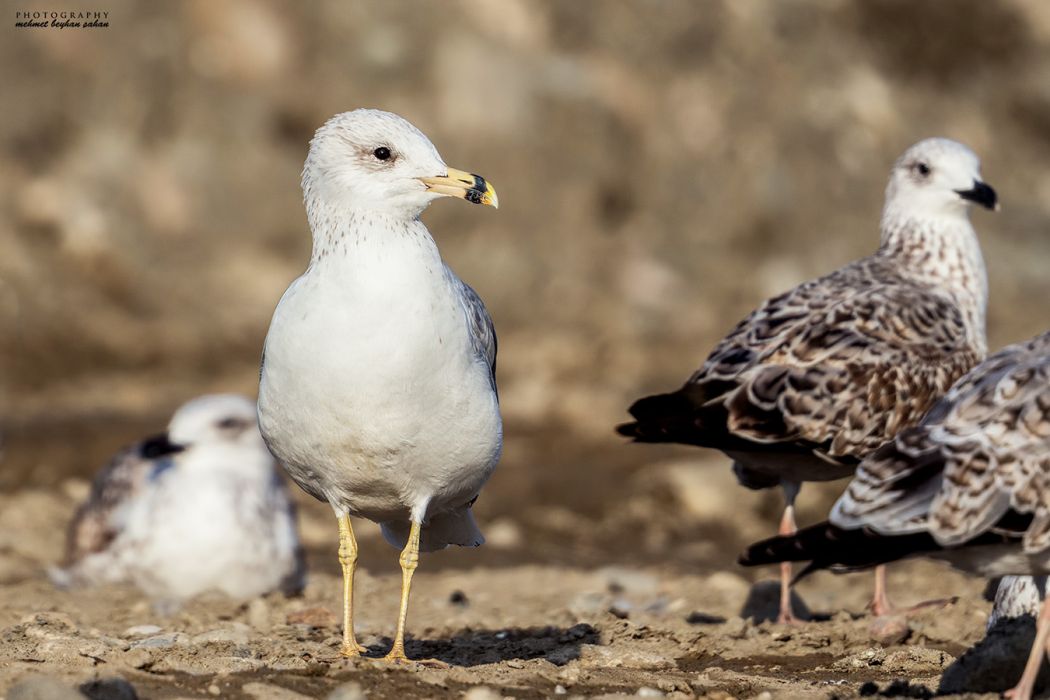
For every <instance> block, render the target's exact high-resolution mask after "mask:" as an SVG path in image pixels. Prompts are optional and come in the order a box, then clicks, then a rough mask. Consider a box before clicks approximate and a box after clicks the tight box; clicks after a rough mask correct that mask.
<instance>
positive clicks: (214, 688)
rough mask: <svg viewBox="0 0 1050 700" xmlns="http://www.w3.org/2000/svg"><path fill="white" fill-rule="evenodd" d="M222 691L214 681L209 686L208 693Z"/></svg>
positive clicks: (216, 693) (215, 693) (213, 693)
mask: <svg viewBox="0 0 1050 700" xmlns="http://www.w3.org/2000/svg"><path fill="white" fill-rule="evenodd" d="M221 692H222V691H221V690H219V686H217V685H215V684H214V683H212V684H211V685H209V686H208V694H209V695H218V694H219V693H221Z"/></svg>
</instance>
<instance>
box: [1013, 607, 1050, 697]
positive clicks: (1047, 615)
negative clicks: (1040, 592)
mask: <svg viewBox="0 0 1050 700" xmlns="http://www.w3.org/2000/svg"><path fill="white" fill-rule="evenodd" d="M1048 642H1050V598H1046V599H1045V600H1043V608H1042V610H1040V611H1039V620H1038V621H1037V622H1036V625H1035V642H1034V643H1033V644H1032V652H1031V653H1030V654H1029V655H1028V663H1026V664H1025V667H1024V673H1023V674H1022V675H1021V680H1020V681H1018V682H1017V685H1015V686H1014V687H1013V688H1012V689H1011V690H1008V691H1006V694H1005V695H1006V697H1008V698H1011V700H1031V697H1032V692H1033V691H1034V690H1035V679H1036V676H1038V675H1039V667H1040V666H1042V665H1043V653H1044V652H1045V651H1046V650H1047V649H1048V647H1047V643H1048Z"/></svg>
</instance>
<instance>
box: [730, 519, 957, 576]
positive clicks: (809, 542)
mask: <svg viewBox="0 0 1050 700" xmlns="http://www.w3.org/2000/svg"><path fill="white" fill-rule="evenodd" d="M936 549H940V546H939V545H938V544H937V542H936V541H935V540H934V539H933V537H932V536H931V535H930V534H929V533H925V532H921V533H915V534H909V535H880V534H878V533H877V532H874V531H872V530H869V529H866V528H862V529H859V530H844V529H842V528H840V527H836V526H835V525H832V524H831V523H829V522H823V523H819V524H817V525H813V526H812V527H807V528H804V529H802V530H799V531H798V532H796V533H795V534H794V535H781V536H779V537H771V538H769V539H767V540H762V541H761V542H756V543H755V544H753V545H751V546H750V547H748V548H747V549H746V550H745V551H744V553H743V554H741V555H740V558H739V560H738V561H739V562H740V564H741V565H742V566H762V565H764V564H779V563H781V562H786V561H790V562H796V561H808V562H810V564H809V566H807V567H806V568H805V569H804V570H803V571H802V573H800V574H799V575H798V576H797V577H795V580H799V579H801V578H803V577H805V576H808V575H809V574H811V573H813V572H814V571H818V570H820V569H831V570H833V571H835V572H840V573H841V572H846V571H858V570H861V569H868V568H871V567H873V566H878V565H879V564H887V563H889V562H892V561H897V560H898V559H903V558H905V557H908V556H910V555H913V554H920V553H922V552H929V551H933V550H936Z"/></svg>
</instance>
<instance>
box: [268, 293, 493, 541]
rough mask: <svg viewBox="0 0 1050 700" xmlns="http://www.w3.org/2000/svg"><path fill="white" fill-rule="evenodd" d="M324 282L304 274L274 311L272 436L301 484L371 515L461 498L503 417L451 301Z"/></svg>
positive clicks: (390, 515) (489, 452) (488, 458)
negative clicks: (391, 294)
mask: <svg viewBox="0 0 1050 700" xmlns="http://www.w3.org/2000/svg"><path fill="white" fill-rule="evenodd" d="M325 282H326V281H325V280H320V281H318V280H311V279H310V278H309V277H308V276H304V277H303V278H300V280H298V281H297V282H296V284H295V285H293V287H292V288H290V289H289V291H288V293H287V294H286V295H285V298H284V299H282V301H281V304H280V306H279V307H278V309H277V311H276V313H275V315H274V321H273V323H272V325H271V328H270V333H269V335H268V336H267V341H266V356H265V363H264V367H263V372H262V380H261V383H260V389H259V414H260V427H261V429H262V432H263V435H264V436H265V438H266V441H267V444H268V445H269V446H270V448H271V450H273V452H274V454H275V455H276V456H277V457H278V459H280V460H281V462H282V463H283V464H284V465H285V467H286V469H287V470H288V472H289V474H290V475H291V476H292V478H293V479H295V481H296V482H297V483H299V484H300V486H302V487H303V488H304V489H305V490H307V491H308V492H310V493H312V494H313V495H314V496H315V497H317V498H322V499H324V500H327V501H329V502H331V503H332V504H333V505H337V506H340V507H344V508H347V509H349V510H350V512H351V513H354V514H357V515H361V516H364V517H368V518H370V519H373V520H378V521H385V520H394V519H404V518H407V517H408V516H409V514H410V512H411V511H412V510H413V509H414V508H418V507H420V506H421V504H424V503H429V509H428V512H429V513H431V514H433V513H436V512H441V511H443V510H447V509H450V508H455V507H458V506H462V505H465V504H466V503H467V502H468V501H470V499H472V498H473V497H474V496H475V495H477V492H478V490H479V489H480V488H481V486H482V484H484V482H485V480H486V479H487V478H488V476H489V474H490V473H491V471H492V469H493V468H494V467H495V464H496V461H497V460H498V458H499V453H500V449H501V444H502V425H501V421H500V415H499V407H498V404H497V401H496V396H495V393H494V391H493V390H492V387H491V385H490V379H489V376H488V370H487V367H485V366H484V365H483V364H482V363H480V362H478V361H477V360H476V358H475V357H474V355H473V353H472V352H471V351H470V347H469V339H468V338H467V335H466V334H467V330H466V326H465V320H464V317H463V312H462V309H461V308H459V307H458V301H457V300H456V299H454V298H452V297H450V296H449V295H447V294H445V295H440V294H433V293H431V294H426V295H424V294H404V295H397V296H398V297H399V298H385V299H377V298H376V297H375V296H374V295H371V294H367V293H364V294H362V293H359V292H360V291H361V290H360V289H353V288H352V289H346V287H345V286H340V285H331V284H329V285H326V284H325ZM438 291H440V289H439V290H438ZM354 292H358V293H354Z"/></svg>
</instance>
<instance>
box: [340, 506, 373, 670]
mask: <svg viewBox="0 0 1050 700" xmlns="http://www.w3.org/2000/svg"><path fill="white" fill-rule="evenodd" d="M339 565H340V566H342V567H343V648H342V649H341V650H340V652H339V653H340V654H342V655H343V656H350V657H353V656H360V655H361V654H363V653H364V652H366V651H368V649H366V648H365V647H363V646H361V645H360V644H358V643H357V640H356V639H355V638H354V569H356V568H357V540H356V539H355V538H354V528H352V527H350V516H349V515H346V514H345V513H344V514H343V515H340V516H339Z"/></svg>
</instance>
